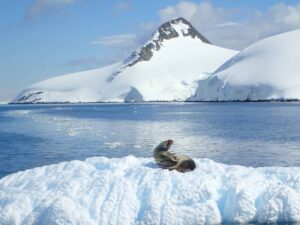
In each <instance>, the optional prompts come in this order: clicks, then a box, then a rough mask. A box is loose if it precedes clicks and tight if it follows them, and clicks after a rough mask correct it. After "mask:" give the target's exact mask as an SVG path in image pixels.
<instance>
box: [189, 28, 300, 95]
mask: <svg viewBox="0 0 300 225" xmlns="http://www.w3.org/2000/svg"><path fill="white" fill-rule="evenodd" d="M198 84H199V86H198V88H197V91H196V94H195V95H194V96H193V97H191V98H190V99H189V100H190V101H235V100H239V101H247V100H250V101H257V100H300V30H295V31H291V32H287V33H283V34H279V35H276V36H273V37H270V38H266V39H264V40H261V41H258V42H256V43H255V44H253V45H251V46H250V47H248V48H246V49H245V50H243V51H242V52H240V53H239V54H237V55H236V56H234V57H233V58H231V59H230V60H228V61H227V62H226V63H225V64H224V65H222V66H221V67H220V68H219V69H218V70H217V71H216V72H214V74H212V75H211V76H210V77H208V78H206V79H203V80H200V81H199V82H198Z"/></svg>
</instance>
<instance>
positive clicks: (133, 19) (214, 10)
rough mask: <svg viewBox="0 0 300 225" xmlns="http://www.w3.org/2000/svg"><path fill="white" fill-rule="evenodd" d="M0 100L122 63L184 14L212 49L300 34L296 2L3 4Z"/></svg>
mask: <svg viewBox="0 0 300 225" xmlns="http://www.w3.org/2000/svg"><path fill="white" fill-rule="evenodd" d="M0 15H1V20H0V59H1V60H0V101H1V100H9V99H10V98H11V97H13V96H14V95H15V94H17V93H18V92H19V91H20V90H21V89H23V88H24V87H26V86H28V85H30V84H32V83H35V82H38V81H40V80H43V79H46V78H49V77H53V76H56V75H60V74H64V73H69V72H75V71H81V70H86V69H92V68H97V67H101V66H103V65H106V64H110V63H113V62H116V61H118V60H120V59H122V58H124V57H126V56H127V55H128V54H129V53H130V52H131V51H132V50H133V49H135V48H138V47H139V46H140V45H142V44H143V43H144V41H146V40H147V38H149V37H150V35H151V33H152V32H153V31H154V30H155V29H156V27H157V26H159V25H160V24H161V23H162V22H164V21H165V20H168V19H172V18H174V17H177V16H184V17H185V18H187V19H188V20H190V22H191V23H192V24H194V26H195V27H196V28H197V29H198V30H199V31H200V32H201V33H202V34H204V35H205V36H206V37H207V38H208V39H209V40H211V41H212V42H213V43H215V44H217V45H220V46H223V47H228V48H235V49H242V48H244V47H246V46H247V45H249V44H251V43H252V42H254V41H256V40H259V39H261V38H264V37H267V36H270V35H273V34H277V33H281V32H285V31H289V30H293V29H299V28H300V1H294V0H291V1H277V0H243V1H237V0H215V1H213V0H212V1H176V0H151V1H150V0H149V1H141V0H139V1H138V0H132V1H119V0H110V1H108V0H22V1H19V0H18V1H17V0H3V1H1V2H0Z"/></svg>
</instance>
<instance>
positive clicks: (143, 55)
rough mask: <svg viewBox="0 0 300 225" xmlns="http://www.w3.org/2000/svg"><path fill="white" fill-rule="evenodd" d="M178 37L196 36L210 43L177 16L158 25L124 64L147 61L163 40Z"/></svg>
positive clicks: (183, 19) (161, 44)
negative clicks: (146, 40)
mask: <svg viewBox="0 0 300 225" xmlns="http://www.w3.org/2000/svg"><path fill="white" fill-rule="evenodd" d="M178 37H191V38H198V39H200V40H201V41H202V42H204V43H206V44H211V43H210V42H209V41H208V40H207V39H206V38H205V37H204V36H202V35H201V34H200V33H199V32H198V31H197V30H196V28H194V26H193V25H192V24H191V23H190V22H188V21H187V20H186V19H185V18H183V17H178V18H176V19H173V20H169V21H167V22H165V23H163V24H162V25H161V26H159V27H158V28H157V30H156V31H155V32H154V33H153V35H152V38H151V39H150V40H149V41H148V42H147V43H146V44H145V45H144V46H143V47H142V48H141V49H139V50H137V51H134V52H133V53H132V54H131V56H130V57H129V58H128V59H127V60H126V62H127V63H126V64H129V65H134V64H135V63H137V62H138V61H149V60H150V59H151V58H152V56H153V51H159V50H160V48H161V46H163V42H164V41H166V40H170V39H174V38H178Z"/></svg>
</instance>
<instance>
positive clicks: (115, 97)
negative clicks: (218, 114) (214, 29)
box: [13, 18, 237, 103]
mask: <svg viewBox="0 0 300 225" xmlns="http://www.w3.org/2000/svg"><path fill="white" fill-rule="evenodd" d="M236 53H237V52H236V51H234V50H229V49H224V48H221V47H217V46H214V45H212V44H211V43H210V42H209V41H208V40H207V39H206V38H205V37H203V36H202V35H201V34H200V33H199V32H198V31H197V30H196V29H195V28H194V27H193V26H192V25H191V24H190V23H189V22H188V21H186V20H185V19H184V18H178V19H174V20H171V21H168V22H166V23H164V24H163V25H161V26H160V27H159V28H158V30H157V31H156V32H155V33H154V34H153V36H152V38H151V39H150V40H149V41H148V42H147V43H146V44H145V45H144V46H143V47H142V48H140V49H139V50H137V51H135V52H133V53H132V54H131V55H130V57H129V58H127V59H126V60H124V61H122V62H118V63H116V64H113V65H110V66H106V67H104V68H101V69H96V70H90V71H84V72H79V73H72V74H67V75H64V76H58V77H55V78H52V79H48V80H45V81H42V82H39V83H36V84H33V85H31V86H29V87H27V88H26V89H25V90H23V91H22V92H21V93H20V94H19V95H18V96H17V97H16V98H15V99H14V100H13V102H14V103H40V102H123V101H173V100H177V101H184V100H186V99H187V98H189V97H190V96H192V95H193V94H194V93H195V90H196V88H197V81H198V80H200V79H203V78H206V77H207V74H209V73H212V72H213V71H215V70H216V69H217V68H218V67H219V66H221V65H222V64H223V63H224V62H225V61H226V60H228V59H229V58H231V57H232V56H233V55H235V54H236Z"/></svg>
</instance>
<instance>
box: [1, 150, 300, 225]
mask: <svg viewBox="0 0 300 225" xmlns="http://www.w3.org/2000/svg"><path fill="white" fill-rule="evenodd" d="M196 163H197V166H198V167H197V169H196V170H195V171H193V172H190V173H185V174H182V173H178V172H176V171H171V172H170V171H167V170H162V169H160V168H158V167H157V166H156V165H155V164H154V162H153V159H151V158H135V157H133V156H128V157H125V158H120V159H109V158H105V157H94V158H89V159H87V160H85V161H71V162H64V163H59V164H56V165H50V166H44V167H39V168H35V169H31V170H27V171H24V172H18V173H15V174H12V175H9V176H7V177H4V178H3V179H1V180H0V224H5V225H9V224H218V223H221V222H231V223H246V222H259V223H273V222H295V221H300V168H296V167H294V168H279V167H272V168H271V167H269V168H268V167H266V168H247V167H242V166H230V165H224V164H220V163H216V162H214V161H211V160H208V159H196Z"/></svg>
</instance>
